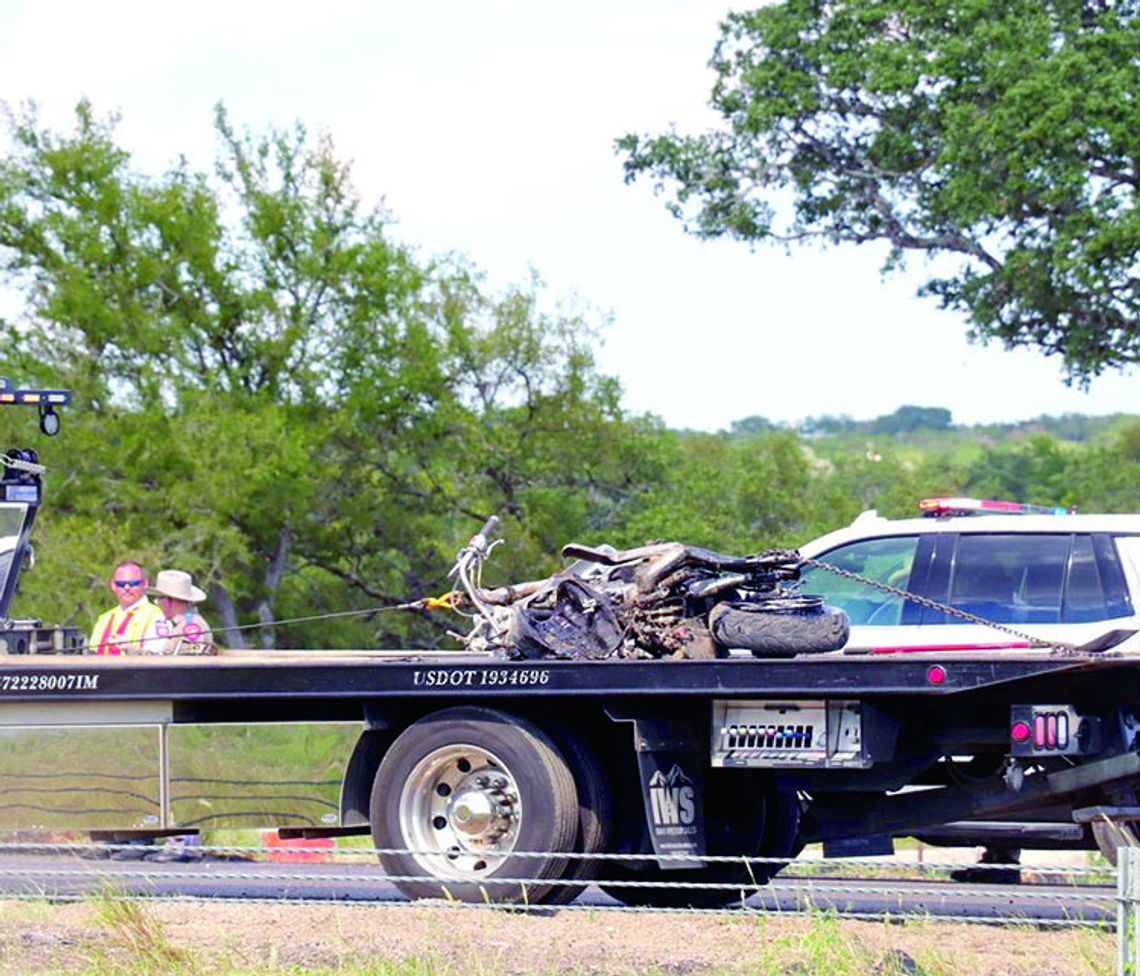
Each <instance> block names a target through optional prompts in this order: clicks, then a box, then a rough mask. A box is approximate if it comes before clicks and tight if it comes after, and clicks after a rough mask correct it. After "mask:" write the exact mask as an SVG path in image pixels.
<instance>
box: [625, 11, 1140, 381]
mask: <svg viewBox="0 0 1140 976" xmlns="http://www.w3.org/2000/svg"><path fill="white" fill-rule="evenodd" d="M712 66H713V67H714V68H715V70H716V73H717V81H716V84H715V87H714V88H713V92H712V106H713V108H714V109H715V110H716V111H717V112H719V114H720V116H721V118H722V125H721V126H720V127H719V128H717V129H715V130H713V131H709V132H706V133H704V134H700V135H685V134H678V133H675V132H673V133H667V134H662V135H657V136H638V135H627V136H625V137H623V138H622V139H620V140H619V141H618V146H619V149H620V150H621V151H622V152H623V153H624V156H625V160H624V165H625V172H626V178H627V180H634V179H636V178H638V177H640V176H642V175H649V176H651V178H653V179H654V180H655V181H656V185H657V187H658V188H659V189H665V188H666V187H668V188H670V189H671V190H672V197H671V200H670V202H669V207H670V209H671V210H672V212H673V213H674V214H675V215H676V216H678V217H680V218H682V219H683V220H684V221H685V224H686V226H687V228H688V229H689V230H691V231H692V232H694V233H697V234H699V235H704V236H718V235H729V236H732V237H735V238H738V239H740V240H743V241H748V242H755V241H761V240H765V239H772V240H779V241H804V240H811V239H820V240H823V241H829V242H854V243H866V242H871V241H885V242H886V243H887V244H889V246H890V257H889V259H888V266H890V265H892V264H895V263H897V262H899V261H900V260H901V259H903V257H904V256H905V255H906V254H908V253H921V254H929V255H942V256H947V257H948V258H949V259H952V260H951V261H950V265H954V266H955V269H954V270H953V271H950V272H949V273H940V272H937V271H934V272H931V273H930V276H929V278H928V280H927V282H926V284H925V285H924V286H923V292H924V293H926V294H928V295H931V296H934V297H936V298H937V299H938V300H939V301H940V302H941V304H942V306H943V307H945V308H951V309H956V310H959V311H962V312H964V313H966V315H967V316H968V319H969V321H970V323H971V331H972V334H973V335H974V336H975V337H979V338H981V339H983V340H986V339H990V338H994V339H998V340H1000V341H1001V342H1003V343H1005V344H1006V345H1007V346H1010V347H1012V346H1031V347H1035V348H1037V349H1039V350H1041V351H1043V352H1044V353H1046V354H1049V355H1052V354H1056V355H1059V356H1061V357H1062V358H1063V361H1064V367H1065V370H1066V373H1067V375H1068V377H1069V378H1070V379H1071V380H1076V381H1078V382H1080V383H1086V384H1087V382H1088V381H1089V379H1090V378H1091V377H1093V376H1095V375H1097V374H1099V373H1101V372H1102V371H1103V370H1105V369H1108V368H1126V367H1128V366H1129V365H1130V364H1135V363H1137V362H1140V328H1138V327H1137V324H1136V323H1137V320H1138V319H1140V289H1138V284H1140V264H1138V254H1140V209H1138V207H1137V191H1138V188H1140V169H1138V160H1140V126H1137V124H1136V118H1137V115H1136V111H1137V109H1136V106H1137V104H1140V5H1138V4H1137V3H1136V2H1135V0H1010V2H1008V3H1001V4H994V3H990V2H988V0H966V2H961V0H838V2H833V0H784V2H782V3H778V4H773V5H770V6H765V7H762V8H760V9H758V10H753V11H747V12H740V13H731V14H729V15H728V17H727V19H726V20H725V21H724V23H723V24H722V25H721V31H720V38H719V41H718V42H717V44H716V48H715V53H714V55H713V58H712ZM789 201H790V203H789ZM950 265H948V264H946V263H945V262H943V263H939V264H937V265H935V267H937V268H943V267H946V268H949V266H950Z"/></svg>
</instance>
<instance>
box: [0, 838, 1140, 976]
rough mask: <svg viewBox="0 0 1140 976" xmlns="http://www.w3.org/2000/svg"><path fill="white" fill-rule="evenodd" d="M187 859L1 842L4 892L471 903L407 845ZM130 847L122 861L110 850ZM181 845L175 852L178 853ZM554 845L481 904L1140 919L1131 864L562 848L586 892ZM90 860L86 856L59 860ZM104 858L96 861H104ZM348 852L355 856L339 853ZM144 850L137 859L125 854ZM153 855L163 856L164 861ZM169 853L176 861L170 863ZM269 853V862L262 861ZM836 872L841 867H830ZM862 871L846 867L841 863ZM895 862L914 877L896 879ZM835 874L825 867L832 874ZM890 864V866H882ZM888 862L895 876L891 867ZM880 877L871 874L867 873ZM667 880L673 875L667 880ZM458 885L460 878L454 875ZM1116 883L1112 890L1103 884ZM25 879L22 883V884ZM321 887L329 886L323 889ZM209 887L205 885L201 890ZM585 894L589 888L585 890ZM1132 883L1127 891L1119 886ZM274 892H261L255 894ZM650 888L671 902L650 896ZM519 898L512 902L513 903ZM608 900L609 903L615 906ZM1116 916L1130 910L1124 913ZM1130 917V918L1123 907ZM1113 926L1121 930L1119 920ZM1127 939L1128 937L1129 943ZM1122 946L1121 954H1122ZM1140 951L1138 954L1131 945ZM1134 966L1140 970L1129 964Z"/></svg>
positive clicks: (1047, 923)
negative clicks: (412, 893)
mask: <svg viewBox="0 0 1140 976" xmlns="http://www.w3.org/2000/svg"><path fill="white" fill-rule="evenodd" d="M182 851H183V853H185V854H186V858H187V860H193V861H195V862H198V861H200V862H205V863H202V864H198V863H188V864H181V863H177V864H176V863H161V864H150V863H145V860H144V859H145V856H146V855H148V854H152V853H153V854H170V853H171V852H172V845H171V844H170V843H161V842H155V843H149V844H139V843H137V842H135V843H107V844H94V845H93V844H78V843H66V844H46V843H37V842H19V843H0V897H3V898H17V899H23V900H27V899H40V900H43V899H44V898H49V899H50V900H57V901H67V900H82V899H84V898H88V897H90V896H91V893H92V891H102V892H104V894H105V895H106V896H110V897H114V898H125V899H131V898H146V899H154V900H161V901H170V900H174V901H198V902H201V901H217V900H224V901H225V902H226V903H227V904H228V903H232V902H235V901H250V902H257V903H262V902H264V903H305V904H310V903H320V904H325V903H328V904H338V905H357V904H384V905H386V906H390V907H391V906H407V907H416V906H419V907H431V906H433V905H449V906H460V905H462V906H464V907H480V906H479V905H474V906H471V905H467V904H466V903H463V902H460V901H458V900H457V899H455V898H454V897H452V896H450V894H449V893H448V890H447V889H448V882H447V881H443V880H440V881H439V882H438V885H439V888H440V897H439V899H438V900H437V899H431V900H427V901H407V900H405V899H404V898H403V896H402V895H399V894H398V893H397V892H396V891H395V890H393V889H392V888H391V887H390V885H391V884H395V883H398V882H416V881H421V882H422V881H424V880H425V879H424V875H423V874H417V875H399V874H388V873H385V872H383V871H382V869H381V867H380V865H379V864H378V863H376V861H375V858H377V857H379V856H381V855H411V856H413V857H421V858H427V857H434V858H436V859H439V858H441V857H446V855H441V854H440V852H439V851H415V850H411V849H406V848H377V847H352V846H341V847H325V848H316V849H315V848H313V847H312V846H305V845H304V844H303V843H296V844H294V845H292V846H290V845H289V844H288V842H285V843H282V844H280V845H278V846H254V845H241V846H236V845H234V846H222V845H202V846H193V847H187V848H183V849H182ZM119 852H126V854H127V856H129V857H130V859H131V860H130V861H125V860H112V858H113V857H114V855H115V854H117V853H119ZM175 853H177V852H175ZM551 853H552V852H542V851H512V852H509V853H507V854H504V855H503V857H502V862H503V863H502V864H501V866H500V871H501V873H500V874H499V875H495V876H492V877H487V878H483V879H481V880H480V881H479V882H478V884H479V886H480V888H481V890H482V891H483V892H484V893H485V898H484V901H485V903H486V906H487V907H493V908H500V909H504V910H509V911H527V912H537V913H549V912H554V911H580V910H585V911H607V912H610V911H613V912H682V913H697V914H714V915H715V914H725V913H729V914H739V913H741V912H743V913H746V914H747V913H751V914H764V915H768V914H779V915H788V914H802V913H812V912H819V911H826V912H827V913H829V914H834V915H835V916H836V917H839V918H850V919H880V920H881V919H884V918H890V919H905V918H922V919H927V920H930V919H937V920H943V921H955V922H972V923H979V924H990V925H994V924H997V925H1007V924H1009V925H1036V926H1043V927H1091V928H1101V929H1113V928H1115V929H1116V930H1117V931H1118V932H1120V933H1125V934H1128V933H1132V932H1134V931H1135V930H1136V923H1135V922H1132V921H1128V919H1134V918H1140V868H1138V869H1137V870H1136V871H1135V872H1134V873H1133V874H1128V873H1127V871H1122V872H1117V871H1116V870H1115V869H1113V868H1111V867H1109V866H1107V865H1101V864H1088V865H1073V864H1061V863H1057V864H1044V863H1043V864H1032V865H1026V864H969V865H964V864H962V863H960V862H951V861H936V862H929V861H924V862H915V861H908V862H901V861H897V860H890V859H886V858H882V857H863V858H850V859H847V858H845V859H843V863H842V865H838V866H837V863H836V860H834V859H825V858H817V857H801V858H771V857H758V856H756V857H754V856H750V855H739V856H730V855H709V856H707V857H706V858H704V859H703V860H704V861H705V862H706V864H707V865H709V866H713V865H737V866H741V867H743V868H744V873H745V875H747V877H742V878H739V879H737V880H732V881H723V880H707V876H706V878H693V879H691V880H690V879H685V878H683V877H682V876H680V874H677V875H674V876H673V878H668V879H663V878H662V877H659V876H653V875H650V876H647V877H646V878H644V879H640V878H637V877H636V874H634V876H632V877H631V876H630V872H631V868H632V867H633V866H635V865H637V864H657V865H660V866H667V865H668V864H669V862H671V861H684V860H690V859H689V858H686V857H684V856H682V855H657V854H629V853H561V852H559V853H558V854H557V856H558V857H559V858H560V859H562V860H563V861H564V862H565V863H566V864H567V865H573V864H574V863H575V862H580V861H595V862H601V863H600V864H599V865H598V873H600V874H603V875H604V874H605V872H606V866H607V862H609V863H617V864H619V865H623V866H624V868H625V872H624V873H623V874H622V876H621V877H614V878H613V879H612V880H610V879H609V878H608V877H607V878H606V880H604V881H602V882H601V884H602V886H603V888H602V890H603V891H604V894H602V893H601V892H599V891H598V890H597V889H594V888H593V886H594V885H595V884H598V881H597V880H596V879H595V878H575V877H572V876H570V875H571V874H572V872H571V871H570V870H569V869H567V870H566V871H564V873H563V876H562V877H560V878H555V879H551V878H550V877H536V876H534V875H533V874H530V873H529V872H528V871H527V870H526V869H525V864H526V862H527V861H528V860H529V859H540V858H541V859H547V858H549V857H550V856H551ZM5 855H7V856H13V857H15V856H21V855H22V856H25V857H33V856H41V857H42V856H51V857H52V858H53V859H56V863H54V864H43V863H38V864H5V863H4V856H5ZM93 857H97V858H98V859H99V860H96V861H94V863H92V862H86V863H84V864H82V865H80V864H71V863H60V862H59V859H63V858H74V859H75V860H77V861H78V860H80V859H85V858H93ZM313 857H319V858H320V859H321V861H322V863H320V864H312V863H310V864H305V865H304V866H301V865H299V864H297V863H288V862H287V863H281V862H282V861H283V860H284V859H288V858H305V859H310V858H313ZM104 859H106V860H104ZM348 859H354V861H353V862H349V863H346V861H347V860H348ZM139 860H143V861H144V863H141V864H139V863H133V862H135V861H139ZM162 860H164V861H165V860H168V859H167V858H163V859H162ZM169 860H174V859H169ZM271 861H272V862H276V863H269V862H271ZM774 865H782V866H783V867H784V868H785V869H786V870H785V872H784V873H781V874H778V875H777V876H776V878H775V879H774V880H773V881H771V882H763V883H762V882H760V881H758V880H757V879H756V877H755V875H753V874H752V871H753V867H756V868H761V867H762V866H763V867H767V868H769V869H770V868H771V867H772V866H774ZM963 867H968V868H970V869H971V870H972V871H973V872H976V874H977V875H978V876H984V875H985V874H986V873H988V872H1000V871H1011V870H1020V871H1021V872H1022V877H1023V878H1025V879H1028V878H1034V879H1036V880H1033V881H1029V880H1026V882H1025V883H1022V884H1017V885H1011V884H1003V885H1000V886H999V885H986V884H971V885H969V886H964V885H961V884H957V883H954V882H951V881H950V880H949V879H948V878H947V879H946V880H940V878H939V877H937V876H934V877H932V875H941V874H945V873H946V872H949V871H954V870H960V869H962V868H963ZM836 870H840V871H842V873H841V874H838V875H836V874H835V873H834V872H835V871H836ZM853 871H854V872H858V874H856V875H855V876H852V875H851V872H853ZM899 871H907V872H909V874H910V875H912V876H910V877H906V878H900V877H899V876H898V872H899ZM828 872H831V873H828ZM884 872H886V873H884ZM892 872H893V873H892ZM876 873H878V874H879V876H878V877H876V876H875V875H876ZM674 879H676V880H674ZM1122 879H1124V880H1128V882H1129V884H1132V883H1133V882H1135V884H1134V887H1136V888H1137V889H1138V891H1137V892H1133V893H1132V894H1129V895H1127V898H1128V899H1130V900H1128V901H1127V905H1128V906H1130V907H1128V909H1127V912H1125V909H1124V908H1122V906H1124V905H1125V904H1126V901H1125V899H1126V896H1125V894H1124V888H1123V887H1122V884H1123V881H1122ZM456 883H457V884H459V883H461V882H458V881H457V882H456ZM1114 883H1115V884H1116V888H1115V890H1114V888H1113V884H1114ZM552 884H553V885H554V887H556V888H558V889H559V890H561V891H563V892H564V894H565V895H566V898H565V900H566V901H570V902H572V904H565V905H558V906H551V905H545V904H528V903H527V899H526V897H525V892H526V891H527V889H528V888H532V887H533V888H535V889H537V888H538V887H540V886H545V888H547V889H549V888H550V886H551V885H552ZM29 886H31V890H30V891H29V890H27V889H28V887H29ZM330 888H332V889H333V890H332V891H330ZM203 889H205V890H203ZM510 889H521V890H522V892H523V893H524V894H523V897H522V899H521V901H522V904H498V903H497V901H496V899H497V898H498V897H499V896H500V895H501V894H502V893H503V892H505V891H507V890H510ZM588 890H589V891H590V894H589V895H587V896H586V897H582V896H583V893H585V892H587V891H588ZM1129 890H1130V891H1131V889H1129ZM265 891H271V892H272V893H270V894H262V893H261V892H265ZM685 891H688V892H692V893H693V894H694V895H698V894H701V893H704V894H705V895H706V897H707V895H708V894H709V893H716V892H722V893H724V895H725V897H724V899H723V900H724V901H725V902H727V903H728V904H727V906H726V907H722V908H711V907H703V906H698V907H685V906H683V905H679V904H676V902H677V901H679V900H680V899H678V898H677V893H678V892H685ZM655 892H659V893H661V895H662V900H663V901H664V902H668V903H670V904H666V905H663V906H661V907H657V906H654V905H652V904H647V903H651V902H652V901H653V896H654V893H655ZM626 893H628V894H632V895H634V896H635V897H632V898H630V901H632V902H635V904H630V905H626V904H621V901H622V897H623V894H626ZM516 900H517V899H516ZM614 902H616V904H615V903H614ZM1122 912H1125V915H1127V919H1126V921H1125V922H1123V923H1122V922H1121V918H1122V917H1125V916H1124V915H1122ZM1129 912H1130V913H1131V914H1128V913H1129ZM1122 925H1123V927H1121V926H1122ZM1130 944H1131V943H1130ZM1130 951H1131V950H1130ZM1138 951H1140V950H1138ZM1129 972H1133V973H1134V974H1136V976H1140V968H1137V969H1136V970H1129Z"/></svg>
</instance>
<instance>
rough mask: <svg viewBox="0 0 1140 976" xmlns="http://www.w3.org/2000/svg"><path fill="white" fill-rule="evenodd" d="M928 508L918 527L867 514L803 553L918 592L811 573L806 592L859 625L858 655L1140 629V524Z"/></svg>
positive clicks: (1044, 513)
mask: <svg viewBox="0 0 1140 976" xmlns="http://www.w3.org/2000/svg"><path fill="white" fill-rule="evenodd" d="M919 509H920V511H921V512H922V513H923V515H922V517H920V518H914V519H895V520H892V519H885V518H881V517H880V516H879V515H878V514H877V513H876V512H874V511H869V512H864V513H863V514H862V515H860V516H859V517H858V518H856V519H855V521H854V522H852V524H851V525H850V526H848V527H847V528H845V529H839V530H838V531H836V532H831V533H829V534H828V535H825V536H823V537H822V538H819V539H816V540H814V541H812V542H810V543H808V544H806V545H803V546H801V547H800V553H801V554H802V555H803V556H805V557H808V558H810V559H814V560H818V561H819V562H821V563H826V564H827V565H828V566H830V567H834V568H835V569H838V570H843V571H845V572H847V573H851V574H854V575H855V576H859V577H864V578H867V579H870V580H873V581H875V582H877V583H880V584H885V585H886V586H887V587H890V588H892V589H893V590H894V591H905V593H906V594H909V596H904V595H902V593H901V592H892V591H890V590H881V589H876V588H874V587H873V586H871V585H869V584H868V583H865V582H862V581H860V580H858V579H854V578H852V577H851V576H839V575H836V574H834V573H832V572H829V571H828V570H827V569H825V568H822V567H813V566H808V567H807V568H805V569H804V570H803V573H802V577H803V581H804V582H803V589H804V591H805V592H812V593H822V594H823V595H824V597H825V598H826V600H827V602H828V603H830V604H832V605H833V606H836V607H840V608H842V609H843V610H845V611H846V613H847V615H848V616H849V617H850V619H851V637H850V639H849V640H848V643H847V649H848V650H851V651H854V650H863V651H865V650H873V651H880V652H900V651H917V650H939V651H941V650H946V651H954V650H968V651H982V650H994V651H1001V650H1010V649H1019V648H1020V649H1024V648H1026V647H1029V646H1031V645H1032V644H1033V643H1034V642H1035V641H1046V642H1049V643H1051V644H1058V643H1059V644H1068V645H1076V646H1079V645H1082V644H1085V643H1086V642H1088V641H1092V640H1095V639H1096V638H1098V637H1100V636H1102V635H1104V634H1105V633H1106V632H1108V631H1113V630H1137V629H1140V605H1138V600H1140V515H1081V514H1074V513H1071V512H1069V511H1067V510H1066V509H1063V508H1060V509H1055V508H1046V507H1043V506H1037V505H1023V504H1018V503H1015V502H1004V501H988V500H978V499H972V498H929V499H924V500H922V501H921V502H919ZM925 601H929V602H925ZM932 604H938V605H939V606H937V607H936V606H934V605H932ZM941 607H950V608H952V609H954V610H958V611H963V612H965V613H966V614H970V615H972V616H973V617H976V618H981V619H984V620H985V621H988V622H989V624H990V625H987V624H982V623H980V622H974V621H968V620H965V619H963V618H961V617H956V616H954V615H953V614H951V613H948V612H946V610H944V609H941ZM992 625H997V626H992Z"/></svg>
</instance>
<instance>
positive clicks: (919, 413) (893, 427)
mask: <svg viewBox="0 0 1140 976" xmlns="http://www.w3.org/2000/svg"><path fill="white" fill-rule="evenodd" d="M950 419H951V414H950V411H949V410H947V409H946V408H945V407H912V406H903V407H899V408H898V410H896V411H895V412H894V413H892V414H887V415H886V416H884V417H878V418H877V419H875V420H874V421H872V423H871V432H872V433H874V434H907V433H910V432H912V431H916V430H948V429H949V428H950Z"/></svg>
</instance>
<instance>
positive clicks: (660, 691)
mask: <svg viewBox="0 0 1140 976" xmlns="http://www.w3.org/2000/svg"><path fill="white" fill-rule="evenodd" d="M1122 669H1125V670H1129V671H1131V672H1132V673H1133V675H1136V674H1140V653H1136V652H1129V653H1121V652H1115V653H1112V654H1089V655H1080V656H1063V655H1057V654H1051V653H1049V652H1047V651H1009V652H1006V651H1002V652H996V653H995V652H993V651H988V652H972V651H971V652H946V651H939V652H917V653H916V652H909V653H905V654H849V653H845V654H839V653H837V654H826V655H817V656H811V657H800V658H792V659H757V658H751V657H731V658H727V659H718V660H712V661H686V660H655V661H650V660H609V661H598V662H585V661H562V660H533V661H498V660H494V659H492V658H488V657H479V656H473V655H469V654H464V653H457V652H447V651H443V652H440V651H427V652H416V651H257V652H223V653H222V654H220V655H218V656H216V657H209V658H193V657H185V658H177V657H175V658H166V657H163V658H159V657H154V658H150V657H145V656H138V657H129V658H127V657H118V658H97V657H94V656H87V655H58V656H56V655H8V656H3V655H0V705H2V703H4V702H17V701H18V702H29V701H34V702H50V701H132V700H133V701H138V700H163V701H199V702H201V701H218V702H222V701H227V700H235V699H246V700H252V699H275V700H279V701H280V700H286V699H287V700H298V699H323V700H343V699H363V700H366V699H377V698H413V697H424V698H432V697H439V696H447V697H451V698H467V697H470V698H503V697H509V698H516V697H518V698H532V697H542V696H552V695H554V696H560V697H561V696H605V695H612V696H621V697H630V696H633V697H643V696H661V695H673V696H676V695H683V696H689V695H691V696H705V697H717V698H720V697H757V698H763V697H768V698H770V697H773V696H775V697H784V696H788V697H800V698H809V697H812V698H813V697H833V698H857V697H865V696H872V695H873V696H893V695H902V694H905V695H920V696H931V697H942V696H948V695H955V694H960V693H963V692H976V691H979V690H982V689H994V690H997V689H999V688H1000V687H1001V686H1003V685H1010V684H1016V685H1018V686H1019V687H1021V686H1024V685H1025V684H1026V683H1032V684H1034V685H1038V684H1039V683H1044V687H1046V688H1048V687H1051V686H1054V685H1055V686H1056V687H1057V688H1058V689H1060V688H1068V689H1070V690H1071V689H1072V688H1073V684H1072V683H1073V682H1074V681H1078V682H1079V681H1082V680H1085V679H1089V678H1095V680H1096V681H1097V683H1098V684H1100V683H1102V682H1103V680H1104V679H1105V678H1106V677H1111V676H1110V674H1108V672H1117V673H1118V677H1117V679H1116V680H1117V681H1119V671H1120V670H1122ZM1057 679H1060V682H1058V680H1057ZM1126 683H1127V684H1128V685H1129V688H1130V689H1131V688H1132V687H1133V686H1140V682H1136V681H1135V680H1134V679H1132V678H1131V676H1130V680H1129V681H1128V682H1126Z"/></svg>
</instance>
